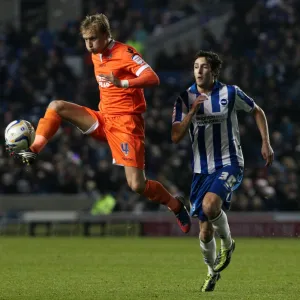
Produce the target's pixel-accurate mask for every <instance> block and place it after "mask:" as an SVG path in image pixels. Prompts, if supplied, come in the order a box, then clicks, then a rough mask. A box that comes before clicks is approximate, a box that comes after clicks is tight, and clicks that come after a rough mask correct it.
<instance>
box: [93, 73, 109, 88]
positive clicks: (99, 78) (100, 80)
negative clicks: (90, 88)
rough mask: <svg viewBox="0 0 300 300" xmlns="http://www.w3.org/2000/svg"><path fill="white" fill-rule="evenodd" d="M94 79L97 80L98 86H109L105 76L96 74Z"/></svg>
mask: <svg viewBox="0 0 300 300" xmlns="http://www.w3.org/2000/svg"><path fill="white" fill-rule="evenodd" d="M96 80H97V82H98V84H99V86H100V87H102V88H108V87H109V86H110V82H109V81H107V80H106V78H104V77H102V76H100V75H97V76H96Z"/></svg>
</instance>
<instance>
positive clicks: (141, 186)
mask: <svg viewBox="0 0 300 300" xmlns="http://www.w3.org/2000/svg"><path fill="white" fill-rule="evenodd" d="M128 185H129V187H130V188H131V190H132V191H133V192H136V193H138V194H143V192H144V190H145V187H146V186H145V182H144V181H140V180H131V181H130V182H128Z"/></svg>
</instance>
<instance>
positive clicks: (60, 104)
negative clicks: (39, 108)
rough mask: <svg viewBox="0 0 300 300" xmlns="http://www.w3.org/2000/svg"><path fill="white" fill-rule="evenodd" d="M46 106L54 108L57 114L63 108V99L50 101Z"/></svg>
mask: <svg viewBox="0 0 300 300" xmlns="http://www.w3.org/2000/svg"><path fill="white" fill-rule="evenodd" d="M48 108H51V109H53V110H55V111H56V112H57V113H58V114H60V113H61V112H62V111H63V109H64V101H62V100H53V101H51V102H50V104H49V106H48Z"/></svg>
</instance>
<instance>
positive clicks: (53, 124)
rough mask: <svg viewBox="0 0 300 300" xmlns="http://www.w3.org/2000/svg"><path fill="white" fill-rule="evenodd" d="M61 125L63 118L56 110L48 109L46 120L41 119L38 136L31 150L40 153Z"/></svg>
mask: <svg viewBox="0 0 300 300" xmlns="http://www.w3.org/2000/svg"><path fill="white" fill-rule="evenodd" d="M60 123H61V117H60V116H59V115H58V114H57V112H56V111H55V110H54V109H51V108H48V109H47V110H46V113H45V116H44V118H42V119H40V121H39V124H38V127H37V129H36V136H35V139H34V142H33V144H32V145H31V146H30V150H31V151H33V152H35V153H39V152H41V150H42V149H43V148H44V147H45V146H46V145H47V143H48V141H49V140H50V139H51V138H52V137H53V136H54V135H55V133H56V132H57V130H58V128H59V126H60Z"/></svg>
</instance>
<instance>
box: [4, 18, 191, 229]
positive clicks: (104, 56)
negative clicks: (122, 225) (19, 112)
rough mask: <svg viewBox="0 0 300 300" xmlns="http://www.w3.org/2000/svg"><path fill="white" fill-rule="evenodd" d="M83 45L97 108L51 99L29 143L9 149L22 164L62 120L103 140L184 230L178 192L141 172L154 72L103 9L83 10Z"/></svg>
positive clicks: (185, 217) (133, 184)
mask: <svg viewBox="0 0 300 300" xmlns="http://www.w3.org/2000/svg"><path fill="white" fill-rule="evenodd" d="M80 31H81V35H82V37H83V39H84V41H85V45H86V48H87V50H88V51H89V52H90V53H91V55H92V60H93V64H94V71H95V77H96V80H97V82H98V84H99V90H100V97H101V101H100V103H99V111H94V110H92V109H90V108H87V107H84V106H79V105H77V104H74V103H71V102H66V101H63V100H54V101H52V102H51V103H50V104H49V106H48V109H47V111H46V113H45V116H44V118H42V119H40V121H39V124H38V127H37V130H36V138H35V141H34V143H33V144H32V146H31V147H30V149H28V150H25V151H21V152H18V153H14V149H12V148H10V149H8V151H9V152H10V153H13V155H14V156H17V157H19V158H21V160H22V161H23V162H24V163H25V164H31V163H32V162H33V161H34V160H35V159H36V157H37V154H38V153H39V152H40V151H41V150H42V149H43V148H44V147H45V145H46V144H47V143H48V141H49V140H50V139H51V138H52V137H53V136H54V135H55V133H56V132H57V130H58V128H59V126H60V124H61V121H62V120H65V121H68V122H70V123H72V124H73V125H75V126H76V127H78V129H79V130H81V131H82V133H83V134H88V135H91V136H92V137H94V138H95V139H98V140H102V141H107V143H108V145H109V147H110V149H111V152H112V157H113V163H114V164H116V165H121V166H124V168H125V174H126V179H127V183H128V185H129V187H130V188H131V189H132V190H133V191H135V192H136V193H138V194H140V195H143V196H145V197H147V198H148V199H150V200H151V201H154V202H157V203H161V204H164V205H166V206H167V207H168V208H169V209H170V210H172V211H173V212H174V214H175V216H176V218H177V223H178V225H179V226H180V228H181V230H182V231H183V232H185V233H187V232H188V231H189V230H190V226H191V221H190V217H189V214H188V212H187V209H186V207H185V206H184V204H183V201H182V199H181V198H180V197H173V196H172V195H171V194H170V193H169V192H168V191H167V190H166V189H165V188H164V187H163V185H162V184H161V183H159V182H158V181H154V180H148V179H146V177H145V173H144V163H145V162H144V160H145V153H144V152H145V128H144V119H143V116H142V113H144V112H145V110H146V102H145V98H144V93H143V88H144V87H150V86H156V85H159V78H158V76H157V75H156V73H155V72H154V71H153V70H152V69H151V67H150V66H149V65H148V64H147V63H146V62H145V61H144V60H143V59H142V58H141V56H140V54H139V53H138V52H137V51H136V50H135V49H134V48H133V47H131V46H128V45H125V44H122V43H120V42H117V41H115V40H114V39H113V38H112V36H111V30H110V24H109V21H108V19H107V17H106V16H105V15H103V14H95V15H91V16H87V17H86V18H85V19H84V20H83V21H82V23H81V26H80Z"/></svg>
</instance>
